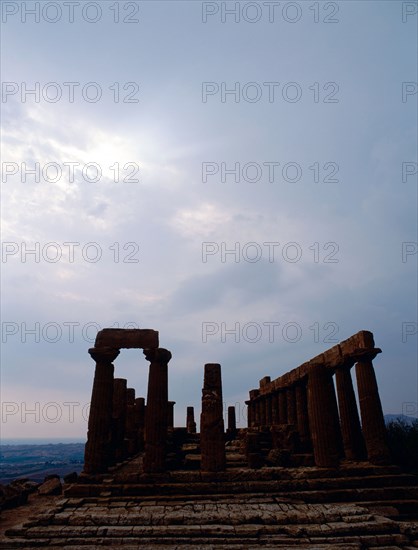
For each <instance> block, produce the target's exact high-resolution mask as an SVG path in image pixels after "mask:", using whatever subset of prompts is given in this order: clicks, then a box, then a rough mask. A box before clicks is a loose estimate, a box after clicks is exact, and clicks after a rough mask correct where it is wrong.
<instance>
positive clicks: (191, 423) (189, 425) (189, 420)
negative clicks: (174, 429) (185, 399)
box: [186, 407, 196, 434]
mask: <svg viewBox="0 0 418 550" xmlns="http://www.w3.org/2000/svg"><path fill="white" fill-rule="evenodd" d="M186 429H187V433H189V434H195V433H196V422H195V419H194V407H187V412H186Z"/></svg>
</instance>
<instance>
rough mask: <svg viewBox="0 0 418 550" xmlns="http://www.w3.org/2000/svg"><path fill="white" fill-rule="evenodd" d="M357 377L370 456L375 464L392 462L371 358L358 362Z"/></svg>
mask: <svg viewBox="0 0 418 550" xmlns="http://www.w3.org/2000/svg"><path fill="white" fill-rule="evenodd" d="M356 378H357V388H358V397H359V403H360V412H361V423H362V428H363V435H364V439H365V442H366V448H367V455H368V458H369V460H370V462H373V463H374V464H387V463H389V462H390V455H389V450H388V447H387V442H386V438H387V435H386V426H385V420H384V418H383V411H382V404H381V402H380V397H379V391H378V389H377V382H376V375H375V372H374V368H373V363H372V361H371V360H369V361H368V360H363V361H361V362H358V363H357V365H356Z"/></svg>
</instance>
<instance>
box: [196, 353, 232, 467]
mask: <svg viewBox="0 0 418 550" xmlns="http://www.w3.org/2000/svg"><path fill="white" fill-rule="evenodd" d="M222 413H223V404H222V381H221V365H219V364H217V363H209V364H206V365H205V376H204V384H203V390H202V413H201V416H200V448H201V456H202V459H201V469H202V471H205V472H219V471H222V470H225V466H226V459H225V433H224V421H223V414H222Z"/></svg>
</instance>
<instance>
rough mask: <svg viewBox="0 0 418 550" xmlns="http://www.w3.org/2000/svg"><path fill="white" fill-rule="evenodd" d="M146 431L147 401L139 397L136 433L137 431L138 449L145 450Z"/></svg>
mask: <svg viewBox="0 0 418 550" xmlns="http://www.w3.org/2000/svg"><path fill="white" fill-rule="evenodd" d="M144 430H145V399H144V398H143V397H137V398H136V399H135V431H136V449H137V451H143V450H144Z"/></svg>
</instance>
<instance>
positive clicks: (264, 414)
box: [258, 395, 267, 426]
mask: <svg viewBox="0 0 418 550" xmlns="http://www.w3.org/2000/svg"><path fill="white" fill-rule="evenodd" d="M258 399H259V401H260V426H266V425H267V411H266V396H265V395H260V397H259V398H258Z"/></svg>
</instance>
